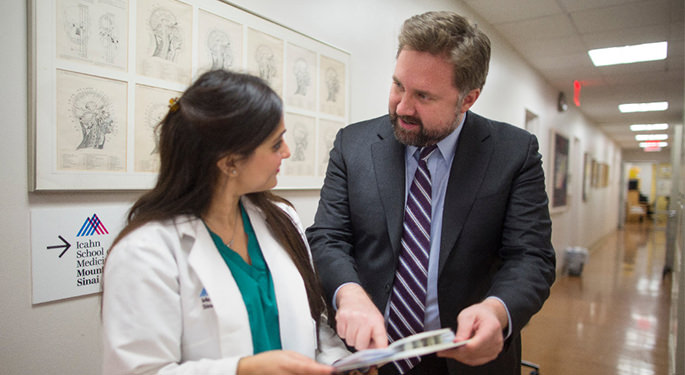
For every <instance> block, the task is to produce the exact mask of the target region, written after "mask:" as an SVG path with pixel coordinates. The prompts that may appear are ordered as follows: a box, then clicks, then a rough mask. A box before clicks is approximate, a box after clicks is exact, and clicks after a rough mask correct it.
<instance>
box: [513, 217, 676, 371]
mask: <svg viewBox="0 0 685 375" xmlns="http://www.w3.org/2000/svg"><path fill="white" fill-rule="evenodd" d="M652 226H653V225H652V224H651V223H644V224H637V223H635V224H626V226H625V228H624V229H622V230H617V231H616V232H615V233H612V234H611V235H608V236H607V237H605V238H603V239H602V240H601V241H599V243H598V244H597V245H596V246H594V247H593V248H591V249H589V252H590V255H589V257H588V261H587V262H586V263H585V267H584V268H583V271H582V274H581V276H567V275H559V276H558V278H557V281H556V282H555V284H554V285H553V286H552V292H551V295H550V297H549V299H548V300H547V302H546V303H545V305H544V306H543V308H542V310H541V311H540V312H539V313H538V314H537V315H535V316H534V317H533V319H532V320H531V321H530V323H529V324H528V326H527V327H525V328H524V329H523V333H522V337H523V359H524V360H525V361H529V362H532V363H535V364H537V365H539V366H540V374H541V375H578V374H584V375H595V374H596V375H662V374H667V373H668V352H667V350H668V328H669V327H668V322H669V317H668V315H669V308H670V298H671V282H670V277H669V276H667V277H666V278H662V273H663V266H664V257H665V242H666V235H665V231H664V230H663V228H659V229H658V230H654V229H653V228H652ZM560 250H561V251H560ZM557 253H558V254H559V259H558V260H557V261H558V262H559V264H560V265H561V263H562V262H563V259H562V257H563V249H558V250H557ZM523 370H524V371H522V374H525V375H527V374H529V373H530V369H529V368H525V367H524V368H523Z"/></svg>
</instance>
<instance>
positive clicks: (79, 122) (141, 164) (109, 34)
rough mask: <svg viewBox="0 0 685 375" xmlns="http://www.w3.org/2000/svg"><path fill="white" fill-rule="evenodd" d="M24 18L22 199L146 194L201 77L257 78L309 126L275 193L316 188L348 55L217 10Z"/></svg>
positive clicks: (135, 9)
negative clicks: (174, 110) (176, 102)
mask: <svg viewBox="0 0 685 375" xmlns="http://www.w3.org/2000/svg"><path fill="white" fill-rule="evenodd" d="M29 15H30V23H29V25H30V26H29V29H30V30H29V62H30V65H29V71H30V79H29V95H30V98H31V99H30V100H29V105H30V108H29V129H28V132H29V191H72V190H95V191H100V190H145V189H149V188H151V187H152V186H153V185H154V183H155V181H156V176H157V168H158V167H159V160H158V157H156V156H155V152H156V149H155V146H156V134H155V131H154V129H155V126H156V125H157V123H158V122H159V121H160V119H161V118H162V117H163V116H164V115H165V114H166V112H167V111H168V106H169V101H170V100H171V99H172V98H174V97H178V96H180V95H181V94H182V92H183V91H184V90H185V88H187V87H188V86H189V85H190V84H191V83H192V81H193V80H194V79H195V78H197V77H198V76H199V75H200V74H201V73H203V72H204V71H207V70H210V69H231V70H235V71H240V72H246V73H250V74H254V75H259V76H260V77H262V78H264V79H265V80H266V81H267V82H268V83H269V84H270V85H271V87H272V88H273V89H274V91H276V92H277V93H279V95H281V97H282V98H283V104H284V115H285V116H286V117H288V118H301V117H305V118H307V119H308V120H309V122H308V126H307V127H305V128H302V129H306V130H307V132H308V133H307V134H306V137H305V138H304V139H305V140H306V141H305V142H304V143H303V142H302V141H301V140H300V139H298V141H300V142H299V143H298V144H297V146H298V147H299V148H298V149H297V151H298V156H301V157H302V158H303V159H301V160H296V161H293V160H285V161H284V163H283V168H282V169H281V170H282V172H281V174H280V175H279V183H278V186H277V187H276V189H318V188H320V187H321V185H322V184H323V178H324V173H325V168H322V165H321V164H322V163H323V162H324V161H327V157H328V152H329V150H330V148H327V147H330V146H331V145H332V142H331V141H330V138H331V135H330V133H331V132H337V130H338V129H339V128H341V127H343V126H345V125H346V124H347V123H348V122H349V113H350V104H349V103H350V100H349V81H350V77H349V73H350V69H349V65H350V54H349V53H348V52H347V51H344V50H342V49H340V48H337V47H334V46H332V45H330V44H328V43H325V42H322V41H320V40H318V39H315V38H313V37H310V36H308V35H305V34H303V33H300V32H298V31H296V30H294V29H292V28H290V27H288V26H285V25H282V24H280V23H277V22H274V21H272V20H270V19H267V18H265V17H262V16H260V15H258V14H256V13H253V12H251V11H249V10H246V9H244V8H241V7H238V6H236V5H234V4H232V3H230V2H227V1H220V0H156V1H154V2H147V1H136V0H30V1H29ZM322 68H323V69H324V71H322ZM325 80H328V86H327V85H326V82H325ZM332 89H335V93H334V94H332V92H331V91H330V90H332ZM294 125H295V124H290V123H288V122H286V128H287V129H288V133H294V131H293V129H291V127H293V126H294ZM332 128H334V129H332ZM300 134H301V132H300Z"/></svg>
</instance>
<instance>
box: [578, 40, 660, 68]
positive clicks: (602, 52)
mask: <svg viewBox="0 0 685 375" xmlns="http://www.w3.org/2000/svg"><path fill="white" fill-rule="evenodd" d="M667 50H668V42H657V43H645V44H636V45H633V46H623V47H610V48H598V49H592V50H589V51H588V52H587V53H588V55H590V60H592V63H593V64H595V66H605V65H616V64H630V63H635V62H641V61H654V60H663V59H665V58H666V54H667Z"/></svg>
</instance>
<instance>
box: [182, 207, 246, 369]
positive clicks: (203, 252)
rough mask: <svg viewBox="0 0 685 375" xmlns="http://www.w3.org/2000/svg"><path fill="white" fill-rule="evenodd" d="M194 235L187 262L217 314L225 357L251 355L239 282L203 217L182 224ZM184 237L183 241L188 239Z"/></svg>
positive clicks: (183, 227)
mask: <svg viewBox="0 0 685 375" xmlns="http://www.w3.org/2000/svg"><path fill="white" fill-rule="evenodd" d="M179 226H180V227H181V228H180V231H181V232H182V233H184V234H186V235H187V236H188V237H192V238H194V243H193V245H192V247H191V248H190V254H189V255H188V263H189V264H190V266H191V267H192V268H193V269H194V271H195V273H196V274H197V277H198V278H199V279H200V282H201V284H202V285H203V287H204V288H205V291H206V292H207V294H208V296H209V298H210V299H211V303H212V305H213V307H214V312H215V313H216V317H217V322H218V325H219V327H218V329H219V332H220V342H221V354H222V355H223V356H226V357H228V356H236V355H250V354H252V333H251V331H250V321H249V318H248V316H247V309H246V308H245V304H244V303H243V299H242V298H243V297H242V294H241V293H240V289H238V285H237V284H236V282H235V280H234V279H233V275H232V274H231V271H230V270H229V269H228V266H226V262H224V259H223V258H222V257H221V254H219V251H218V250H217V248H216V245H215V244H214V241H213V240H212V238H211V237H210V235H209V232H208V231H207V228H206V227H205V225H204V223H203V222H202V220H200V219H194V220H191V221H189V222H187V223H183V224H179ZM186 239H187V238H184V239H183V240H186Z"/></svg>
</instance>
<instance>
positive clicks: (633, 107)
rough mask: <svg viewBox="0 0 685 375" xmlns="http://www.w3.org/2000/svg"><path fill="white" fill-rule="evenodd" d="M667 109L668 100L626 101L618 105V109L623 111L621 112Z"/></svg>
mask: <svg viewBox="0 0 685 375" xmlns="http://www.w3.org/2000/svg"><path fill="white" fill-rule="evenodd" d="M667 109H668V102H654V103H626V104H619V105H618V110H619V111H621V113H628V112H651V111H665V110H667Z"/></svg>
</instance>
